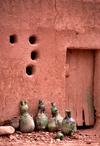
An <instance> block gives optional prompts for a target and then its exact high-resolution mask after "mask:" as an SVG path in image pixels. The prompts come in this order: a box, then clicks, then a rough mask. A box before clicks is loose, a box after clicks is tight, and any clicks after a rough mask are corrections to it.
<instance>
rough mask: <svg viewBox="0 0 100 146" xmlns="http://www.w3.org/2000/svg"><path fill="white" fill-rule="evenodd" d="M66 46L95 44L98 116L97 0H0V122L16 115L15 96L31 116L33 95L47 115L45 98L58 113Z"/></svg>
mask: <svg viewBox="0 0 100 146" xmlns="http://www.w3.org/2000/svg"><path fill="white" fill-rule="evenodd" d="M31 36H32V37H34V39H35V42H33V43H32V44H31V43H30V42H29V38H30V37H31ZM11 37H14V40H10V39H11ZM12 42H13V43H12ZM68 48H71V49H84V50H85V49H86V50H89V49H90V50H95V71H94V83H93V86H94V91H93V100H94V108H95V109H96V111H97V117H98V119H99V118H100V108H99V107H100V90H99V88H100V85H99V84H100V83H99V80H100V67H99V66H100V57H99V56H100V51H99V49H100V0H12V1H10V0H0V123H2V122H3V121H6V120H10V119H11V118H12V117H13V116H19V115H20V108H19V103H20V101H21V100H26V101H27V103H28V105H29V112H30V113H32V114H33V116H34V117H35V115H36V114H37V108H38V102H39V99H42V100H43V101H44V104H45V107H46V113H48V114H49V117H51V111H50V108H51V102H55V105H56V106H57V107H58V109H59V112H60V113H61V115H62V116H63V117H64V115H65V110H66V109H67V108H68V107H67V105H66V94H65V93H66V51H67V49H68ZM32 51H33V52H34V51H35V52H36V54H37V55H36V57H35V58H34V59H32V57H31V53H32ZM28 66H29V67H32V68H33V73H32V75H28V74H27V73H26V68H27V67H28Z"/></svg>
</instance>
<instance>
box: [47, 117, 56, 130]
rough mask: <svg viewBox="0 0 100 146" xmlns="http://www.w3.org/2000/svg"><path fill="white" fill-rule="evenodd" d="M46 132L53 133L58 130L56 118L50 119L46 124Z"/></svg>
mask: <svg viewBox="0 0 100 146" xmlns="http://www.w3.org/2000/svg"><path fill="white" fill-rule="evenodd" d="M48 130H49V131H50V132H55V131H57V130H58V124H57V120H56V118H55V117H54V118H51V119H50V120H49V122H48Z"/></svg>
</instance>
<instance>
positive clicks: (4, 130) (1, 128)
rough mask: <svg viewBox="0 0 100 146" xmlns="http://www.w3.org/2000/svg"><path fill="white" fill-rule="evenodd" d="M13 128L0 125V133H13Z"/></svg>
mask: <svg viewBox="0 0 100 146" xmlns="http://www.w3.org/2000/svg"><path fill="white" fill-rule="evenodd" d="M14 132H15V129H14V128H13V127H12V126H0V135H9V134H13V133H14Z"/></svg>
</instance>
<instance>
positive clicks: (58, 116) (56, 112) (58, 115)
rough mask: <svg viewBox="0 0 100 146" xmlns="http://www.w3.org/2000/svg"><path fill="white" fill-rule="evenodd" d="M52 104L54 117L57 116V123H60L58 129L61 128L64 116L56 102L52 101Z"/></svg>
mask: <svg viewBox="0 0 100 146" xmlns="http://www.w3.org/2000/svg"><path fill="white" fill-rule="evenodd" d="M51 106H52V107H51V114H52V117H55V118H56V120H57V124H58V130H61V126H62V120H63V117H61V116H60V114H59V112H58V109H57V107H55V104H54V103H53V102H52V103H51Z"/></svg>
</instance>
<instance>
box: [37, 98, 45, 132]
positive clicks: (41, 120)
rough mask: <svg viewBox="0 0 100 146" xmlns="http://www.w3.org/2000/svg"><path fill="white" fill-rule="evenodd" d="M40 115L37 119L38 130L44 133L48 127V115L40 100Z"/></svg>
mask: <svg viewBox="0 0 100 146" xmlns="http://www.w3.org/2000/svg"><path fill="white" fill-rule="evenodd" d="M38 112H39V113H38V115H37V116H36V118H35V127H36V130H38V131H39V130H41V131H44V130H46V129H47V126H48V115H47V114H45V106H44V103H43V101H42V100H39V105H38Z"/></svg>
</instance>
